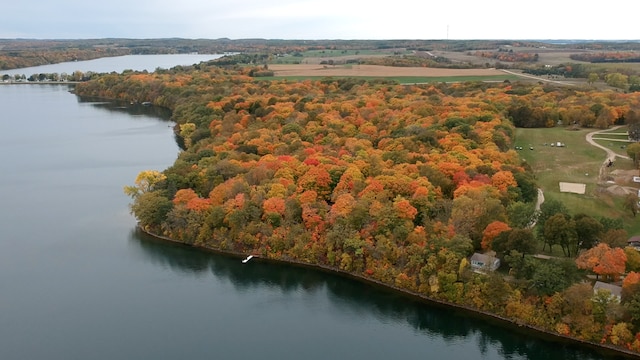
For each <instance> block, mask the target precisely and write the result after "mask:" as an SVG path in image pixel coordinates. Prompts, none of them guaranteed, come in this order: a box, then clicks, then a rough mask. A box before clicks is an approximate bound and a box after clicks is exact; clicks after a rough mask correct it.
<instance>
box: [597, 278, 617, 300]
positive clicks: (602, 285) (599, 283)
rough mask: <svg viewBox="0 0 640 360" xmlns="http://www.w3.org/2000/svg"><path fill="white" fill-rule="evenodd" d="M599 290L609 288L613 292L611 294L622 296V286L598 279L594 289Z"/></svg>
mask: <svg viewBox="0 0 640 360" xmlns="http://www.w3.org/2000/svg"><path fill="white" fill-rule="evenodd" d="M598 290H607V291H609V292H610V293H611V295H613V296H616V297H618V298H620V297H621V296H622V288H621V287H620V286H618V285H613V284H608V283H605V282H602V281H596V283H595V284H594V285H593V291H594V292H597V291H598Z"/></svg>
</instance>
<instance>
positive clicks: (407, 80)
mask: <svg viewBox="0 0 640 360" xmlns="http://www.w3.org/2000/svg"><path fill="white" fill-rule="evenodd" d="M347 78H356V79H365V80H376V79H386V80H395V81H397V82H399V83H400V84H424V83H437V82H446V83H452V82H465V81H489V82H502V81H505V80H509V81H515V80H517V79H518V77H517V76H513V75H499V76H434V77H426V76H331V77H327V76H265V77H260V78H257V79H259V80H284V79H286V80H291V81H304V80H327V79H347Z"/></svg>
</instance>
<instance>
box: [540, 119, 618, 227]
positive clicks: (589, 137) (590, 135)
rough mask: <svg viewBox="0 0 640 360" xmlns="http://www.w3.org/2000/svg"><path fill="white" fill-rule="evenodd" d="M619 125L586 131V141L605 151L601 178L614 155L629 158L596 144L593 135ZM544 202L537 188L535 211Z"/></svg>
mask: <svg viewBox="0 0 640 360" xmlns="http://www.w3.org/2000/svg"><path fill="white" fill-rule="evenodd" d="M620 127H621V126H615V127H612V128H611V129H605V130H597V131H592V132H590V133H588V134H587V135H586V137H585V139H586V140H587V142H588V143H589V144H591V145H593V146H595V147H597V148H600V149H602V150H604V151H605V152H606V153H607V157H606V158H605V160H604V162H603V163H602V166H601V167H600V177H601V178H602V174H604V171H605V169H606V167H607V164H608V163H609V161H615V159H616V157H619V158H622V159H630V158H629V157H628V156H626V155H620V154H618V153H616V152H615V151H613V150H611V149H609V148H607V147H605V146H602V145H600V144H598V143H597V142H595V141H594V140H593V137H594V135H597V134H600V133H603V132H605V131H610V130H617V129H619V128H620ZM543 202H544V192H543V191H542V189H538V200H537V201H536V207H535V209H536V211H540V206H541V205H542V203H543ZM535 225H536V221H535V220H534V221H533V222H532V223H531V224H530V225H529V227H530V228H533V227H534V226H535Z"/></svg>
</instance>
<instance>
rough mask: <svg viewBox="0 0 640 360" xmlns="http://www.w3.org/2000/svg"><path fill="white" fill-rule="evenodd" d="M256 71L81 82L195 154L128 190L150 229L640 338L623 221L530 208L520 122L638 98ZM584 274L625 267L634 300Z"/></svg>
mask: <svg viewBox="0 0 640 360" xmlns="http://www.w3.org/2000/svg"><path fill="white" fill-rule="evenodd" d="M259 70H260V68H256V67H242V66H238V65H228V66H221V65H219V64H216V62H215V61H212V62H209V63H202V64H199V65H195V66H188V67H186V66H185V67H177V68H173V69H170V70H159V71H156V72H154V73H135V72H129V73H126V74H101V75H99V76H94V77H93V79H92V80H91V81H88V82H83V83H80V84H77V86H76V88H75V92H76V93H77V94H78V95H80V96H87V97H99V98H104V99H111V100H118V101H126V102H150V103H152V104H153V105H155V106H160V107H165V108H168V109H170V110H171V111H172V113H173V120H174V121H175V122H176V126H175V133H176V137H177V139H178V141H179V144H180V145H181V147H182V149H183V151H181V152H180V154H179V156H178V158H177V159H176V161H175V163H174V164H173V165H172V166H171V167H169V168H168V169H164V170H157V169H148V170H143V171H141V172H140V174H139V175H138V177H137V178H136V179H135V182H134V184H133V185H130V186H126V187H125V192H126V193H127V194H128V195H129V196H131V198H132V200H133V202H132V204H131V211H132V213H133V214H134V215H135V216H136V218H137V219H138V221H139V224H140V226H141V227H142V228H143V229H145V230H146V231H148V232H150V233H153V234H156V235H158V236H164V237H168V238H171V239H174V240H176V241H179V242H183V243H185V244H189V245H193V246H198V247H202V248H208V249H215V250H219V251H226V252H230V253H235V254H246V255H248V254H254V255H256V256H258V257H262V258H267V259H276V260H282V261H289V262H295V263H302V264H308V265H314V266H321V267H324V268H328V269H334V270H336V271H341V272H344V273H348V274H351V275H354V276H358V277H361V278H364V279H369V280H371V281H375V282H378V283H381V284H384V285H386V286H389V287H392V288H395V289H398V290H401V291H405V292H408V293H412V294H417V295H419V296H423V297H425V298H428V299H432V300H436V301H441V302H444V303H448V304H453V305H456V306H462V307H465V308H469V309H474V310H476V311H479V312H484V313H487V314H492V315H494V316H497V317H499V318H502V319H507V320H508V321H512V322H514V323H516V324H519V325H524V326H528V327H531V328H533V329H538V330H541V331H545V332H548V333H553V334H556V335H560V336H566V337H570V338H574V339H579V340H581V341H586V342H589V343H592V344H600V345H602V346H610V347H614V348H617V349H620V350H625V351H631V352H639V351H640V253H639V252H638V251H636V250H634V249H631V248H629V247H626V245H627V243H626V241H627V238H628V234H627V233H626V231H625V230H624V229H623V225H622V222H621V220H620V219H612V218H606V217H599V218H594V217H592V216H589V215H587V214H584V213H582V212H581V209H568V208H566V207H565V206H564V205H563V204H562V203H560V202H557V201H545V202H544V203H543V204H542V206H541V208H540V210H539V211H536V208H535V204H536V201H537V194H538V193H537V185H536V181H535V174H533V173H532V172H531V169H530V168H529V166H528V165H527V164H526V163H525V162H522V160H521V159H520V157H519V156H518V153H517V152H516V151H515V150H514V140H515V139H514V131H515V126H532V127H553V126H556V124H557V123H558V120H565V121H572V120H573V119H582V118H588V119H591V120H589V121H590V122H589V123H587V124H584V126H602V127H607V126H609V125H613V124H615V123H624V122H625V121H626V120H625V115H627V114H636V113H640V112H639V111H638V109H640V95H638V93H623V92H618V91H611V90H595V89H592V88H587V87H585V88H578V87H560V86H553V85H544V84H541V83H533V82H530V83H516V82H514V83H511V82H501V83H483V82H463V83H448V84H445V83H437V84H424V85H400V84H398V83H395V82H393V81H388V80H384V79H380V80H362V79H357V78H346V79H332V78H326V79H323V80H304V81H289V80H260V79H259V78H253V77H251V76H249V74H250V72H251V71H259ZM602 114H605V115H602ZM554 247H555V248H556V249H557V248H560V249H561V250H562V252H561V253H558V252H557V251H556V252H553V249H554ZM489 251H493V252H495V254H496V256H497V257H498V258H499V259H500V260H501V262H502V266H501V267H500V269H498V271H495V272H492V271H483V269H480V270H478V269H474V267H472V266H471V265H472V264H471V263H470V260H469V259H470V257H471V256H472V255H473V254H474V253H475V252H478V253H485V252H489ZM541 252H545V253H549V254H554V256H547V257H540V256H538V255H537V254H539V253H541ZM585 279H591V280H593V279H598V280H602V281H607V282H616V281H618V282H619V281H621V280H622V279H623V280H622V296H621V298H620V299H617V298H616V297H615V296H611V294H610V293H609V292H607V291H596V292H595V293H594V290H593V287H592V282H593V281H590V282H585V281H584V280H585Z"/></svg>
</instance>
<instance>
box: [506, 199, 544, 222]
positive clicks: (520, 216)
mask: <svg viewBox="0 0 640 360" xmlns="http://www.w3.org/2000/svg"><path fill="white" fill-rule="evenodd" d="M537 215H538V214H537V213H536V209H535V206H534V204H533V203H524V202H520V201H517V202H514V203H512V204H510V205H509V206H507V218H508V222H507V223H508V224H509V226H511V227H512V228H521V229H524V228H527V227H529V226H530V225H531V224H532V223H533V222H534V220H535V218H536V217H537Z"/></svg>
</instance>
